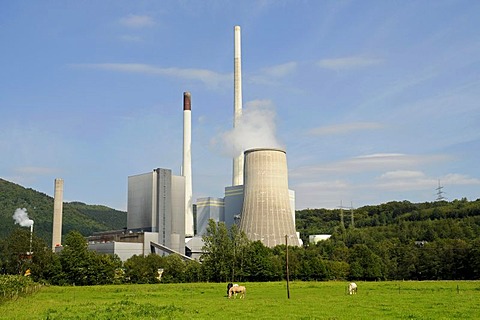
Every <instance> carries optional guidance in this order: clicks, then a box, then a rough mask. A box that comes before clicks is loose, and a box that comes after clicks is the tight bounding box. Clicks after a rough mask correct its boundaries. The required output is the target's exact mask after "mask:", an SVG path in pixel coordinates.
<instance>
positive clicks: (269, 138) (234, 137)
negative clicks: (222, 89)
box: [212, 100, 285, 157]
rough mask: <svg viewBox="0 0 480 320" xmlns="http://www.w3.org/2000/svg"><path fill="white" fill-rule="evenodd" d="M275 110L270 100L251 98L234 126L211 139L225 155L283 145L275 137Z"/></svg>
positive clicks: (282, 146)
mask: <svg viewBox="0 0 480 320" xmlns="http://www.w3.org/2000/svg"><path fill="white" fill-rule="evenodd" d="M275 118H276V115H275V111H274V107H273V104H272V102H271V100H253V101H250V102H248V103H247V104H246V105H245V108H244V109H243V114H242V116H241V117H240V118H239V119H238V122H237V125H236V126H235V128H232V129H231V130H229V131H227V132H224V133H222V134H221V135H220V137H219V138H214V139H213V140H212V144H213V145H218V146H219V147H220V149H221V151H222V153H224V154H225V155H226V156H228V157H233V156H235V155H237V154H239V153H241V152H243V151H244V150H247V149H254V148H277V149H284V148H285V146H284V145H283V144H282V143H280V142H279V140H278V139H277V137H276V122H275Z"/></svg>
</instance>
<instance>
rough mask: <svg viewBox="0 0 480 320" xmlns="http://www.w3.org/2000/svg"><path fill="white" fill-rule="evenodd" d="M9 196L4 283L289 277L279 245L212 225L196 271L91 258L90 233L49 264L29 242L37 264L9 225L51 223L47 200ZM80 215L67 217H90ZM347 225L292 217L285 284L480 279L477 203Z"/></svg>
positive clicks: (347, 217) (175, 260)
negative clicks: (296, 235) (296, 234)
mask: <svg viewBox="0 0 480 320" xmlns="http://www.w3.org/2000/svg"><path fill="white" fill-rule="evenodd" d="M0 182H4V180H0ZM8 184H10V183H8ZM2 185H3V186H5V183H3V184H0V187H1V186H2ZM15 186H16V185H15ZM15 188H16V189H15V190H16V191H15V190H14V191H12V190H10V191H9V193H4V190H5V189H0V192H1V193H0V195H1V197H0V217H1V219H2V220H1V225H2V227H3V226H4V220H5V219H4V217H5V216H8V223H9V228H6V230H5V229H2V230H4V231H2V232H5V233H2V237H1V240H0V271H1V273H4V274H24V273H25V271H26V270H27V269H30V270H31V274H32V277H33V278H34V279H35V280H37V281H43V282H48V283H52V284H76V285H92V284H104V283H155V282H159V281H160V280H159V278H158V269H163V270H164V272H163V276H162V278H161V281H162V282H196V281H215V282H224V281H237V282H243V281H274V280H281V279H285V277H286V273H285V270H286V253H287V248H286V247H285V245H278V246H276V247H274V248H268V247H265V246H264V245H263V244H262V243H261V242H258V241H256V242H251V241H249V240H248V239H247V238H246V237H245V235H244V234H243V233H241V232H240V231H239V230H238V229H237V227H236V226H233V227H232V228H230V229H228V228H227V227H226V226H225V225H224V224H223V223H215V222H214V221H213V220H211V221H210V223H209V226H208V230H207V234H206V235H204V236H203V239H204V242H205V246H204V250H203V251H204V254H203V256H202V259H201V261H200V262H197V261H188V262H186V261H183V260H181V259H180V258H179V257H178V256H175V255H171V256H166V257H160V256H158V255H148V256H134V257H132V258H130V259H129V260H127V261H125V262H122V261H120V260H119V259H118V257H114V256H105V255H103V256H102V255H99V254H97V253H95V252H90V251H88V250H87V247H86V242H85V238H84V236H87V235H89V232H91V229H88V228H83V229H79V230H75V229H71V230H69V231H67V232H66V235H65V236H64V250H63V251H62V252H61V253H59V254H53V253H52V252H51V249H50V247H49V246H48V243H47V242H46V241H45V240H44V238H43V237H42V236H41V234H40V235H37V234H36V233H35V235H34V239H33V249H32V250H33V252H34V254H33V255H30V256H29V255H26V252H28V251H29V250H30V249H29V232H28V230H27V229H26V228H21V227H16V226H12V225H13V223H12V220H11V219H12V218H11V215H12V213H13V211H14V210H15V207H25V206H27V205H28V206H30V208H32V212H34V213H35V214H36V215H35V216H34V215H32V219H34V220H39V217H40V215H37V214H38V212H45V214H47V213H48V214H49V215H51V212H52V211H53V199H51V198H49V197H48V196H46V195H42V194H39V193H37V192H36V191H33V190H31V189H24V188H23V187H20V186H16V187H15ZM7 189H8V188H7ZM15 192H16V193H15ZM27 195H28V196H27ZM19 204H20V205H19ZM22 204H23V205H22ZM71 205H72V207H71V208H72V209H71V210H73V208H75V206H77V205H78V206H80V207H82V206H86V207H87V208H98V207H100V208H106V207H102V206H89V205H84V204H79V203H71ZM48 206H50V207H51V210H50V209H47V207H48ZM7 207H9V209H8V212H6V211H5V210H7V209H5V208H7ZM11 208H13V209H11ZM39 208H43V209H42V210H40V209H39ZM48 210H50V211H48ZM29 212H30V211H29ZM78 212H79V213H77V211H75V212H73V211H72V214H73V215H76V214H80V215H81V217H83V218H85V217H89V215H88V214H86V213H84V212H81V211H78ZM90 214H91V215H92V216H93V217H90V218H89V219H91V220H92V221H98V220H100V217H101V216H102V215H104V214H105V215H107V216H109V215H113V216H115V215H116V214H117V213H116V212H115V211H112V212H110V213H109V214H106V213H105V212H104V211H101V210H100V212H97V213H95V212H94V211H91V212H90ZM96 215H98V216H96ZM351 215H352V212H351V211H349V210H346V211H343V212H342V211H340V210H339V209H338V210H328V209H305V210H300V211H297V215H296V227H297V230H298V231H300V234H301V238H302V239H303V241H304V246H303V247H288V261H289V277H290V279H291V280H305V281H309V280H316V281H324V280H347V279H348V280H367V281H374V280H375V281H376V280H440V279H443V280H464V279H465V280H467V279H469V280H470V279H475V280H478V279H480V237H479V236H480V199H477V200H475V201H469V200H467V199H465V198H464V199H459V200H453V201H437V202H426V203H417V204H415V203H410V202H408V201H400V202H388V203H385V204H381V205H375V206H364V207H360V208H357V209H355V210H353V217H354V219H351ZM342 217H343V219H342ZM111 220H115V219H113V218H112V219H111ZM5 221H6V220H5ZM104 221H105V222H104V227H105V228H108V229H118V226H114V225H111V226H109V225H108V221H110V218H105V220H104ZM35 223H36V224H37V221H35ZM108 229H107V230H108ZM314 234H331V235H332V236H331V238H330V239H328V240H325V241H320V242H318V243H316V244H313V243H308V241H307V239H308V236H309V235H314Z"/></svg>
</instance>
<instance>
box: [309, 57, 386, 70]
mask: <svg viewBox="0 0 480 320" xmlns="http://www.w3.org/2000/svg"><path fill="white" fill-rule="evenodd" d="M382 62H383V60H382V59H375V58H366V57H345V58H335V59H322V60H319V61H317V63H316V65H317V66H318V67H320V68H324V69H330V70H349V69H357V68H363V67H369V66H374V65H378V64H381V63H382Z"/></svg>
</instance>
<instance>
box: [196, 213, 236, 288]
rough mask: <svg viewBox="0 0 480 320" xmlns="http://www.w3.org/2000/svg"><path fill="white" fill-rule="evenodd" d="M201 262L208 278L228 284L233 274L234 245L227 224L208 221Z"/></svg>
mask: <svg viewBox="0 0 480 320" xmlns="http://www.w3.org/2000/svg"><path fill="white" fill-rule="evenodd" d="M203 242H204V245H203V248H202V250H203V254H202V256H201V260H202V263H203V267H204V270H205V273H206V275H207V278H208V279H210V280H212V281H215V282H228V281H230V279H231V276H232V274H233V262H234V250H233V248H234V243H233V241H232V239H231V238H230V235H229V232H228V230H227V227H226V226H225V223H223V222H218V223H216V222H215V221H213V220H212V219H210V220H209V221H208V226H207V232H206V234H205V235H204V236H203Z"/></svg>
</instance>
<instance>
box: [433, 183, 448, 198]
mask: <svg viewBox="0 0 480 320" xmlns="http://www.w3.org/2000/svg"><path fill="white" fill-rule="evenodd" d="M435 190H437V201H443V200H447V198H446V197H444V196H443V195H444V194H445V191H443V186H442V185H441V184H440V179H438V187H437V188H436V189H435Z"/></svg>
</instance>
